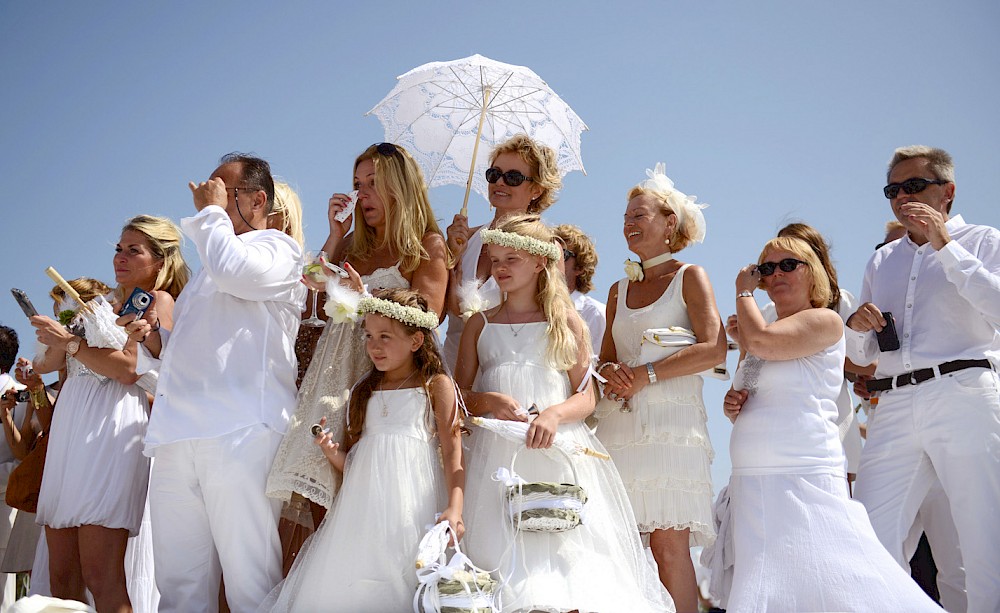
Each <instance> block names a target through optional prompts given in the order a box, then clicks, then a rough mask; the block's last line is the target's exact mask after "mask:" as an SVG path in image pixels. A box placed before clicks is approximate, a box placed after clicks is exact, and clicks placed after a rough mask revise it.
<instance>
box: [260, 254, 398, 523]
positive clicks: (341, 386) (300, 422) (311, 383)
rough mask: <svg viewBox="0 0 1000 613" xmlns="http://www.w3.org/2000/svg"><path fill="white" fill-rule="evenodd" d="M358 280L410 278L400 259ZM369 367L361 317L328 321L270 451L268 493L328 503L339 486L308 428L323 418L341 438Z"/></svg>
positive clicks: (374, 284)
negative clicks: (356, 390)
mask: <svg viewBox="0 0 1000 613" xmlns="http://www.w3.org/2000/svg"><path fill="white" fill-rule="evenodd" d="M361 280H362V281H363V282H364V283H365V285H366V286H367V287H368V289H369V290H374V289H386V288H397V287H401V288H408V287H410V283H409V281H407V280H406V278H405V277H404V276H403V274H402V273H401V272H400V270H399V263H398V262H397V263H396V265H395V266H390V267H388V268H379V269H377V270H375V271H374V272H373V273H372V274H370V275H364V276H362V277H361ZM371 367H372V363H371V360H370V359H368V354H367V353H366V352H365V345H364V337H363V329H362V327H361V322H360V321H359V322H357V323H351V322H345V323H343V324H334V323H331V322H328V323H327V325H326V327H324V328H323V332H322V334H321V335H320V337H319V340H318V341H317V342H316V351H315V352H314V353H313V359H312V362H310V364H309V369H308V370H307V371H306V375H305V377H303V379H302V385H301V386H299V397H298V406H297V407H296V409H295V414H294V415H292V418H291V419H290V420H289V422H288V431H287V432H286V433H285V437H284V438H283V439H282V440H281V445H280V446H279V447H278V452H277V454H276V455H275V456H274V464H273V465H272V466H271V473H270V474H269V475H268V477H267V495H268V496H270V497H272V498H278V499H280V500H288V499H289V498H291V496H292V493H293V492H295V493H298V494H300V495H302V496H304V497H306V498H308V499H309V500H312V501H313V502H315V503H316V504H319V505H322V506H324V507H326V508H328V509H329V508H330V505H332V504H333V498H334V496H336V495H337V490H338V489H339V488H340V477H339V475H338V476H336V477H334V475H333V474H332V473H331V471H330V463H329V462H327V460H326V457H325V456H324V455H323V453H322V452H321V451H320V450H319V447H317V446H316V445H313V444H312V439H313V435H312V432H310V428H311V427H312V425H313V424H316V423H319V420H320V418H321V417H326V423H327V427H328V428H330V430H331V432H332V433H333V435H334V440H337V441H340V442H341V443H342V442H343V441H344V432H345V427H346V423H347V421H346V420H347V400H348V397H349V396H350V393H351V387H352V386H353V385H354V383H355V382H356V381H357V380H358V379H360V378H361V377H362V376H364V375H365V373H367V372H368V371H369V370H370V369H371Z"/></svg>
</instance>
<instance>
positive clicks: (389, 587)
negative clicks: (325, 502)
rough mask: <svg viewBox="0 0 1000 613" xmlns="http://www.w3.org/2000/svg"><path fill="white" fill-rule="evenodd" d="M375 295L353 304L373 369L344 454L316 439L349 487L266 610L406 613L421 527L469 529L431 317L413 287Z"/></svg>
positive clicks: (359, 394) (361, 387) (359, 392)
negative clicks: (445, 525) (356, 305)
mask: <svg viewBox="0 0 1000 613" xmlns="http://www.w3.org/2000/svg"><path fill="white" fill-rule="evenodd" d="M376 296H377V297H365V298H362V299H361V302H360V304H359V311H361V312H362V313H365V319H364V329H365V346H366V349H367V352H368V356H369V357H370V358H371V360H372V362H373V364H374V367H373V368H372V370H371V371H370V372H369V373H368V374H367V375H366V376H365V377H364V378H362V379H361V380H360V381H359V382H358V383H357V384H356V385H355V387H354V390H353V391H352V392H351V400H350V405H349V409H348V411H349V414H348V426H347V437H346V440H345V443H344V448H343V449H341V446H340V445H339V444H338V443H337V442H335V441H334V440H333V438H332V436H331V433H330V432H328V431H322V432H320V433H319V434H317V436H316V438H315V443H316V444H317V445H318V446H319V448H320V449H321V450H322V452H323V454H324V455H325V456H326V459H327V460H328V461H329V464H330V465H331V467H332V470H337V471H338V472H342V473H343V474H344V484H343V486H342V488H341V490H340V494H339V496H338V497H337V499H336V500H335V502H334V505H333V507H332V508H331V510H330V513H329V514H328V515H327V516H326V518H325V519H324V520H323V523H322V524H320V527H319V529H318V530H317V531H316V533H315V534H313V536H312V537H310V538H309V540H308V541H306V543H305V545H303V547H302V550H301V551H300V553H299V555H298V558H297V559H296V561H295V565H294V566H292V568H291V570H290V571H289V573H288V578H287V579H285V581H283V582H282V583H280V584H279V585H278V586H277V587H276V588H275V589H274V590H273V591H272V592H271V594H270V595H269V597H268V598H267V600H266V601H265V602H264V604H263V605H262V606H261V609H260V610H262V611H345V612H347V611H349V612H351V613H357V612H363V611H371V612H372V613H383V612H385V611H407V610H410V609H411V608H412V606H413V605H412V602H413V594H414V592H415V591H416V589H417V577H416V574H415V566H414V563H415V560H416V556H417V548H418V545H419V544H420V539H421V538H422V537H423V535H424V533H425V532H426V530H427V527H428V526H430V525H432V524H434V523H435V517H436V515H437V514H438V512H440V518H439V519H438V521H443V520H447V521H448V522H449V523H450V524H451V527H452V530H453V533H454V534H456V535H457V536H458V538H461V536H462V533H463V532H464V526H463V523H462V505H463V488H464V484H465V483H464V482H465V473H464V470H463V468H462V447H461V441H460V420H459V418H458V408H457V396H456V391H455V385H454V383H453V382H452V380H451V379H450V378H449V377H448V376H447V375H446V374H445V369H444V367H443V365H442V362H441V355H440V353H439V352H438V349H437V346H436V344H435V340H434V328H436V327H437V325H438V317H437V315H436V314H434V312H432V311H429V310H428V308H427V301H426V300H425V299H424V298H423V297H422V296H421V295H420V294H419V293H417V292H416V291H413V290H406V289H386V290H380V291H378V292H376ZM320 425H321V426H325V425H326V420H325V419H324V420H322V421H321V422H320ZM439 448H440V456H439V454H438V449H439Z"/></svg>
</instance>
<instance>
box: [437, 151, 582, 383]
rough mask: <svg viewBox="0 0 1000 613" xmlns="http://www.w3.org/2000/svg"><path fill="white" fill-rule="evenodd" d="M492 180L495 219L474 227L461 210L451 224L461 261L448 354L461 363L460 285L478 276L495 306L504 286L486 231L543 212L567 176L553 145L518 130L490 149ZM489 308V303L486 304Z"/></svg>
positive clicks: (451, 298) (452, 244)
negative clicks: (493, 272) (494, 274)
mask: <svg viewBox="0 0 1000 613" xmlns="http://www.w3.org/2000/svg"><path fill="white" fill-rule="evenodd" d="M486 180H487V181H488V182H489V184H490V208H492V209H494V214H493V220H492V221H491V222H490V223H489V224H488V225H487V226H478V227H475V228H470V227H469V219H468V218H467V217H465V216H464V215H455V219H454V221H453V222H452V224H451V225H450V226H448V248H449V249H450V250H451V253H452V254H454V256H455V258H456V259H457V262H456V264H455V268H454V269H452V271H451V283H450V286H449V291H448V304H447V307H448V334H447V336H446V338H445V343H444V358H445V361H446V362H447V364H448V366H449V367H450V368H452V369H454V368H455V360H456V359H457V358H458V342H459V339H461V338H462V329H463V328H464V327H465V321H464V319H463V318H462V317H461V316H460V315H459V313H461V311H462V309H463V307H462V305H460V304H459V303H460V299H459V292H458V289H459V287H460V286H461V285H462V284H463V283H466V282H468V281H471V280H476V281H477V282H478V283H479V285H480V286H481V287H480V292H481V294H482V295H483V297H484V298H486V299H488V300H490V302H491V303H492V306H496V305H497V304H498V303H499V301H500V289H499V288H498V287H497V284H496V282H495V281H494V280H493V279H492V278H491V277H490V258H489V256H488V255H487V254H486V250H485V248H484V245H483V239H482V237H481V236H480V232H481V231H482V230H483V228H486V227H489V228H495V227H496V225H497V224H498V223H499V222H500V221H502V220H503V219H504V218H506V217H509V216H511V215H520V214H524V213H535V214H540V213H541V212H542V211H544V210H545V209H547V208H549V207H550V206H552V203H553V202H555V201H556V192H557V191H559V188H560V187H562V177H561V175H560V174H559V166H558V165H557V163H556V153H555V151H553V150H552V149H550V148H549V147H546V146H545V145H543V144H541V143H539V142H538V141H535V140H532V139H531V138H529V137H528V136H527V135H525V134H518V135H516V136H514V137H513V138H511V139H510V140H508V141H505V142H503V143H500V144H499V145H497V147H496V148H495V149H494V150H493V152H492V153H490V167H489V168H488V169H487V170H486ZM483 310H485V309H483Z"/></svg>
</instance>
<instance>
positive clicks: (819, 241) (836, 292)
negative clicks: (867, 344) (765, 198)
mask: <svg viewBox="0 0 1000 613" xmlns="http://www.w3.org/2000/svg"><path fill="white" fill-rule="evenodd" d="M778 236H785V237H791V238H798V239H801V240H803V241H805V242H806V243H807V244H808V245H809V248H810V249H812V250H813V253H815V254H816V257H817V258H819V261H820V263H821V264H822V265H823V270H825V271H826V275H827V277H828V278H829V279H830V303H829V304H828V305H827V307H828V308H831V309H833V310H834V311H836V312H837V313H838V314H839V315H840V318H841V319H843V320H844V321H847V318H848V317H850V316H851V315H852V314H853V313H854V310H855V309H856V308H857V303H856V301H855V299H854V295H853V294H851V292H849V291H847V290H846V289H841V288H840V285H839V284H838V283H837V269H836V268H835V267H834V266H833V260H832V258H831V257H830V246H829V245H828V244H827V242H826V239H825V238H823V235H822V234H820V233H819V231H817V230H816V229H815V228H813V227H812V226H810V225H808V224H804V223H790V224H788V225H787V226H785V227H784V228H782V229H780V230H778ZM761 312H762V313H763V314H764V320H765V321H767V322H768V323H772V322H774V321H775V320H777V319H778V315H777V313H775V311H774V303H773V302H770V303H768V304H765V305H764V306H763V307H762V308H761ZM726 332H727V333H729V337H730V338H732V339H733V340H734V341H736V343H739V342H740V331H739V323H738V320H737V317H736V315H730V316H729V319H728V320H727V321H726ZM844 370H845V372H847V373H854V374H867V375H870V374H872V373H873V372H874V369H872V368H871V367H862V366H857V365H855V364H853V363H851V361H850V360H846V361H845V363H844ZM851 385H852V384H851V382H850V381H849V380H848V379H846V378H845V379H844V385H843V386H842V387H841V389H840V395H839V396H838V397H837V411H838V413H839V416H838V418H837V427H838V428H839V429H840V441H841V442H842V443H843V444H844V453H845V454H846V455H847V477H848V480H849V481H853V480H854V475H856V474H857V472H858V463H859V462H860V461H861V429H860V424H859V423H858V420H857V418H856V416H855V414H854V404H853V402H852V401H851V392H850V389H851Z"/></svg>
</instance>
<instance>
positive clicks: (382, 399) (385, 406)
mask: <svg viewBox="0 0 1000 613" xmlns="http://www.w3.org/2000/svg"><path fill="white" fill-rule="evenodd" d="M415 374H417V371H416V369H414V370H413V372H411V373H410V375H409V376H408V377H406V378H405V379H403V382H402V383H400V384H399V385H397V386H396V387H395V388H394V389H393V390H392V391H394V392H398V391H399V389H400V388H401V387H403V386H404V385H406V384H407V383H408V382H409V381H410V379H412V378H413V375H415ZM378 388H379V391H380V392H386V391H389V390H386V389H383V388H382V384H379V386H378ZM378 399H379V401H380V402H381V403H382V417H388V416H389V405H388V404H387V403H386V401H385V394H380V395H379V398H378Z"/></svg>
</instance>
